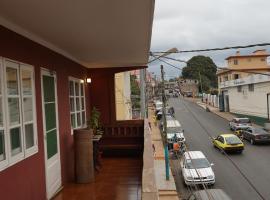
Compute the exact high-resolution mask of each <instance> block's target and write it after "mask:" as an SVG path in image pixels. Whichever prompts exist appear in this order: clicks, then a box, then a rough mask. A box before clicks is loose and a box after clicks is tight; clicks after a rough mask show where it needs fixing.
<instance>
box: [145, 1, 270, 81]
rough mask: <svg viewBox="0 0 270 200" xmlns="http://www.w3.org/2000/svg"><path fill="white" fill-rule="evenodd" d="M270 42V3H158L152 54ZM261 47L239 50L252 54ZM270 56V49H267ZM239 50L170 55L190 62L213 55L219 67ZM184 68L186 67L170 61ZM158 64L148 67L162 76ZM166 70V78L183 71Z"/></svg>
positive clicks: (167, 67)
mask: <svg viewBox="0 0 270 200" xmlns="http://www.w3.org/2000/svg"><path fill="white" fill-rule="evenodd" d="M265 42H270V0H186V1H184V0H156V7H155V16H154V24H153V32H152V44H151V51H166V50H168V49H170V48H172V47H176V48H177V49H178V50H191V49H205V48H215V47H225V46H238V45H247V44H256V43H265ZM261 48H262V47H258V48H251V49H245V50H243V49H242V50H240V52H241V54H249V53H252V51H254V50H256V49H261ZM265 48H266V49H267V50H268V52H269V53H270V48H269V46H268V47H265ZM235 52H236V50H232V51H231V50H227V51H216V52H209V53H196V54H194V53H185V54H180V55H179V54H178V55H170V56H171V57H175V58H178V59H182V60H188V59H190V58H191V57H192V56H194V55H206V56H210V57H211V58H212V59H213V60H214V62H215V63H216V65H218V66H221V67H224V66H226V64H225V61H224V59H225V58H226V57H227V56H229V55H232V54H235ZM169 62H171V63H172V64H174V65H176V66H178V67H181V68H182V67H183V66H184V65H183V64H180V63H178V62H173V61H169ZM160 64H161V63H159V62H158V61H156V62H153V63H151V64H150V66H149V70H150V71H151V72H155V74H157V75H158V76H159V75H160V67H159V66H160ZM164 67H165V72H166V76H167V78H170V77H172V76H177V75H179V74H180V73H181V72H180V71H179V70H175V69H173V68H171V67H169V66H166V64H164Z"/></svg>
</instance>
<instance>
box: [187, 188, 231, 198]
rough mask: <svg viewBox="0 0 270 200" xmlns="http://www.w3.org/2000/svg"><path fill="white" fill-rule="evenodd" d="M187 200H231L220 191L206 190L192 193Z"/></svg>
mask: <svg viewBox="0 0 270 200" xmlns="http://www.w3.org/2000/svg"><path fill="white" fill-rule="evenodd" d="M209 196H210V197H209ZM187 200H232V199H231V198H230V197H229V196H228V195H227V194H226V193H225V192H224V191H223V190H222V189H206V190H199V191H196V192H194V193H193V194H191V195H190V196H189V197H188V199H187Z"/></svg>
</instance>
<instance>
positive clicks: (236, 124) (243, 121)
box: [229, 117, 252, 131]
mask: <svg viewBox="0 0 270 200" xmlns="http://www.w3.org/2000/svg"><path fill="white" fill-rule="evenodd" d="M229 126H230V129H231V130H232V131H236V130H239V129H246V128H248V127H251V126H252V124H251V121H250V119H249V118H247V117H245V118H233V120H232V121H230V122H229Z"/></svg>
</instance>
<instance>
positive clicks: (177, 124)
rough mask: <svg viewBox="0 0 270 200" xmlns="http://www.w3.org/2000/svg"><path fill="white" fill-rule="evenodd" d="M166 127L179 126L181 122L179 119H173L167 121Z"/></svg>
mask: <svg viewBox="0 0 270 200" xmlns="http://www.w3.org/2000/svg"><path fill="white" fill-rule="evenodd" d="M167 127H181V124H180V122H179V121H177V120H175V119H173V120H168V121H167Z"/></svg>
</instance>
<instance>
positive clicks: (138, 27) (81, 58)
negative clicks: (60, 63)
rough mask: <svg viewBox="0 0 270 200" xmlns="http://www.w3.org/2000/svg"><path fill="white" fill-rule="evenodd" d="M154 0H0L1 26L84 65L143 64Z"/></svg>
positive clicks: (148, 42)
mask: <svg viewBox="0 0 270 200" xmlns="http://www.w3.org/2000/svg"><path fill="white" fill-rule="evenodd" d="M154 5H155V0H136V1H134V0H114V1H100V0H87V1H73V0H57V1H52V0H48V1H38V2H37V1H36V0H24V1H20V0H14V1H10V0H1V3H0V24H1V25H2V26H3V27H6V28H7V29H10V30H12V31H14V32H16V33H18V34H20V35H23V36H24V37H26V38H28V39H30V40H32V41H34V42H36V43H38V44H41V45H43V46H45V47H47V48H49V49H51V50H53V51H54V52H57V53H59V54H61V55H64V56H65V57H67V58H69V59H71V60H73V61H75V62H77V63H79V64H81V65H83V66H85V67H88V68H112V67H145V66H147V63H148V57H149V50H150V43H151V35H152V24H153V15H154Z"/></svg>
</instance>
